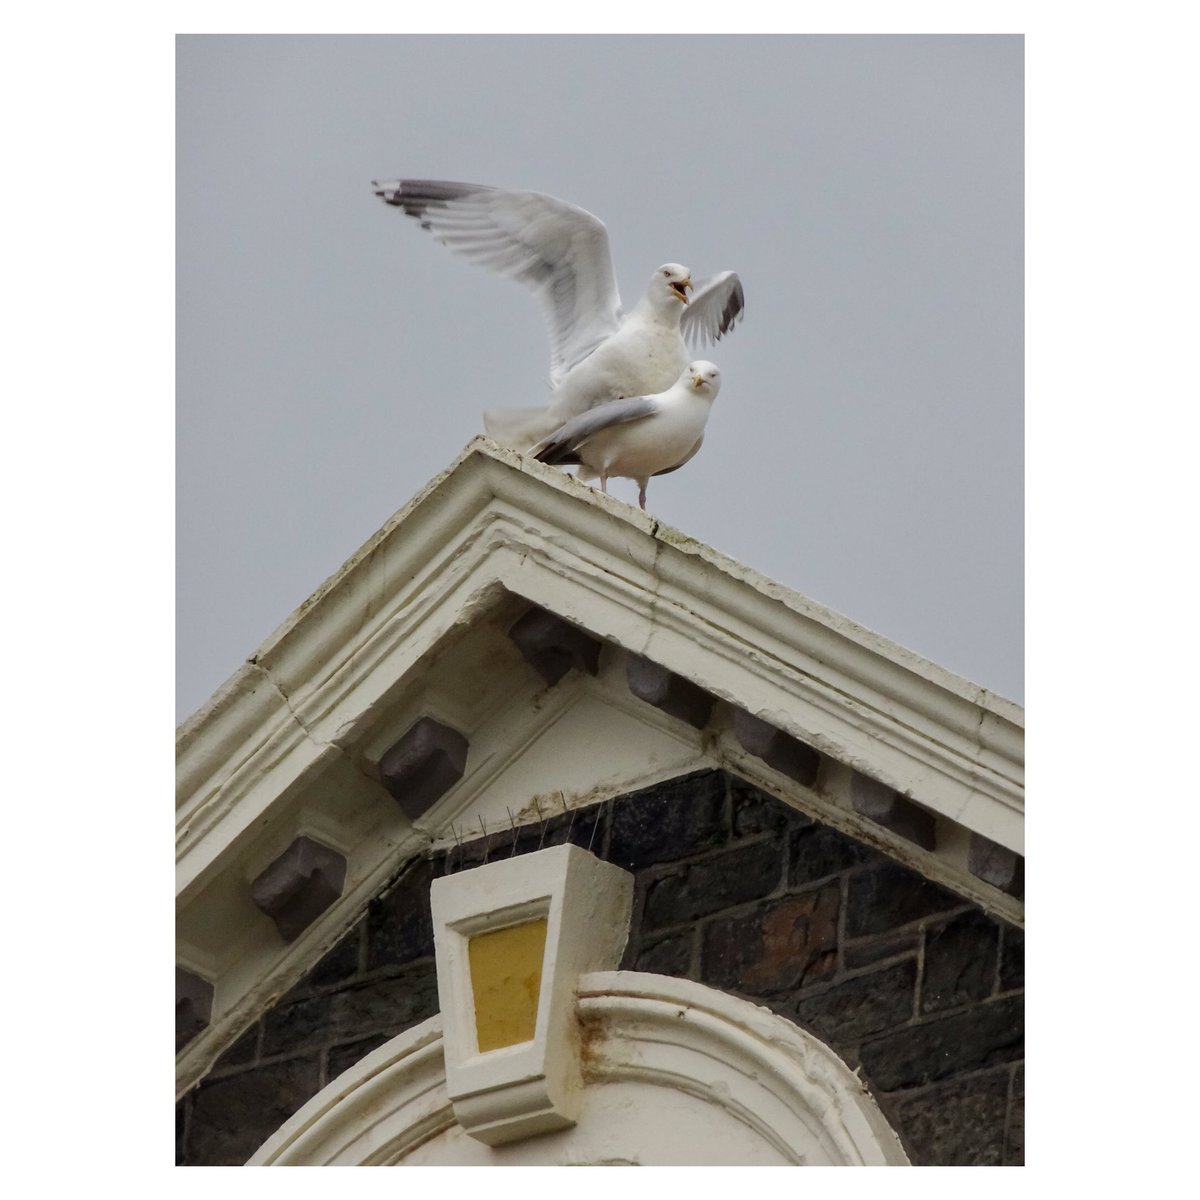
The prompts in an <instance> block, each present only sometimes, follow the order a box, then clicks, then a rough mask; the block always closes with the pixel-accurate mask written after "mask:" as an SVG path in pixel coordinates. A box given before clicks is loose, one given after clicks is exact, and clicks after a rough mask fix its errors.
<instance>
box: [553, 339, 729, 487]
mask: <svg viewBox="0 0 1200 1200" xmlns="http://www.w3.org/2000/svg"><path fill="white" fill-rule="evenodd" d="M720 388H721V372H720V371H719V370H718V369H717V366H716V364H715V363H710V362H705V361H703V360H701V361H698V362H694V363H689V364H688V368H687V370H686V371H684V372H683V374H682V375H680V376H679V378H678V379H677V380H676V381H675V383H674V385H673V386H672V387H670V388H668V389H667V390H666V391H665V392H662V393H661V394H659V395H657V396H631V397H629V398H628V399H624V400H606V401H605V402H604V403H603V404H597V405H596V406H595V407H594V408H590V409H588V411H587V412H584V413H580V414H579V415H578V416H575V417H572V418H571V419H570V420H569V421H567V422H566V424H565V425H563V426H562V428H561V429H558V430H556V431H555V432H554V433H552V434H551V435H550V436H549V437H547V438H543V439H542V440H541V441H540V442H538V444H537V445H536V446H534V447H533V448H532V449H531V450H530V451H529V453H530V454H531V455H532V456H533V457H534V458H536V459H538V461H539V462H544V463H552V464H555V465H560V466H568V465H570V464H571V463H578V464H579V478H580V479H594V478H597V477H598V478H599V480H600V490H601V491H602V492H605V493H607V492H608V481H609V480H610V479H611V478H613V477H614V476H616V477H619V478H622V479H636V480H637V484H638V503H639V504H640V505H641V506H642V508H645V507H646V485H647V484H648V483H649V482H650V477H651V476H652V475H666V474H668V473H669V472H671V471H676V470H678V469H679V468H680V467H682V466H683V465H684V463H686V462H690V461H691V459H692V458H694V457H695V455H696V452H697V451H698V450H699V449H700V444H701V443H702V442H703V441H704V426H705V424H706V423H707V421H708V414H709V411H710V410H711V408H712V402H713V401H714V400H715V399H716V397H717V392H718V391H719V390H720Z"/></svg>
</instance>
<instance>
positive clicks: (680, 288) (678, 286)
mask: <svg viewBox="0 0 1200 1200" xmlns="http://www.w3.org/2000/svg"><path fill="white" fill-rule="evenodd" d="M691 286H692V281H691V278H690V277H689V278H687V279H685V280H683V281H682V282H680V283H673V284H671V287H672V289H674V292H675V295H677V296H678V297H679V298H680V300H682V301H683V302H684V304H686V303H687V302H688V298H687V292H688V289H689V288H690V287H691Z"/></svg>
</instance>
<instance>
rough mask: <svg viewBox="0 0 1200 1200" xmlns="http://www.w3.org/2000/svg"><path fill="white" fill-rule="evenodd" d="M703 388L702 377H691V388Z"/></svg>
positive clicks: (697, 375) (696, 375) (698, 375)
mask: <svg viewBox="0 0 1200 1200" xmlns="http://www.w3.org/2000/svg"><path fill="white" fill-rule="evenodd" d="M703 386H704V376H703V375H700V374H699V373H697V374H695V375H693V376H692V387H694V388H698V387H703Z"/></svg>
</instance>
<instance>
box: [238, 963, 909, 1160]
mask: <svg viewBox="0 0 1200 1200" xmlns="http://www.w3.org/2000/svg"><path fill="white" fill-rule="evenodd" d="M579 1017H580V1022H581V1029H582V1034H583V1041H584V1059H585V1063H586V1077H587V1083H588V1085H589V1087H588V1089H587V1090H589V1091H591V1089H592V1088H593V1087H596V1088H600V1089H603V1088H604V1087H605V1086H617V1087H620V1086H623V1085H624V1086H636V1085H642V1086H646V1085H649V1086H651V1087H656V1088H665V1089H669V1090H670V1091H673V1092H675V1093H682V1094H683V1095H686V1096H690V1097H692V1098H693V1099H694V1100H695V1101H698V1102H700V1103H701V1104H702V1105H704V1106H709V1108H710V1109H711V1110H714V1116H715V1117H719V1119H720V1120H721V1121H723V1122H724V1124H725V1125H726V1126H727V1127H737V1128H738V1129H739V1130H740V1131H741V1133H740V1136H741V1137H742V1140H743V1142H744V1143H745V1145H746V1146H747V1147H748V1148H749V1149H748V1153H747V1158H746V1159H744V1160H740V1161H739V1162H736V1163H735V1162H730V1163H729V1164H728V1165H742V1163H743V1162H746V1161H754V1162H758V1161H762V1162H766V1161H774V1162H785V1163H793V1164H797V1165H844V1166H857V1165H861V1166H872V1165H877V1166H882V1165H894V1166H901V1165H907V1162H908V1160H907V1158H906V1157H905V1154H904V1151H903V1149H902V1148H901V1146H900V1142H899V1139H898V1138H897V1137H896V1135H895V1133H894V1132H893V1131H892V1129H891V1128H890V1127H889V1126H888V1124H887V1122H886V1121H885V1120H884V1118H883V1115H882V1113H880V1111H879V1109H878V1108H877V1106H876V1105H875V1102H874V1101H873V1100H872V1098H871V1097H870V1095H869V1094H868V1093H867V1092H866V1090H865V1088H864V1087H863V1085H862V1083H861V1082H860V1081H859V1079H858V1078H857V1077H856V1076H855V1074H854V1073H853V1072H852V1071H851V1070H850V1069H849V1068H848V1067H847V1066H846V1064H845V1063H843V1062H842V1061H841V1059H839V1058H838V1057H837V1055H836V1054H834V1053H833V1051H832V1050H830V1049H829V1048H828V1047H827V1046H825V1045H824V1044H823V1043H821V1042H820V1041H818V1040H817V1039H816V1038H815V1037H813V1036H812V1035H811V1034H808V1033H806V1032H805V1031H804V1030H802V1029H799V1028H797V1027H796V1026H795V1025H792V1024H791V1023H790V1022H788V1021H786V1020H784V1019H783V1018H782V1017H778V1016H776V1015H775V1014H773V1013H771V1012H768V1011H767V1010H766V1009H764V1008H760V1007H758V1006H757V1005H753V1004H750V1003H748V1002H747V1001H745V1000H739V999H736V998H735V997H732V996H727V995H725V994H724V993H722V992H718V991H715V990H714V989H712V988H708V987H705V986H704V985H702V984H698V983H694V982H692V981H690V980H681V979H672V978H668V977H666V976H661V975H646V974H641V973H639V972H632V971H600V972H594V973H591V974H588V975H584V976H582V977H581V979H580V991H579ZM459 1133H461V1130H460V1129H459V1127H458V1126H457V1124H456V1122H455V1119H454V1113H453V1110H452V1108H451V1104H450V1099H449V1096H448V1095H447V1092H446V1082H445V1061H444V1056H443V1047H442V1023H441V1017H440V1016H435V1017H431V1018H430V1019H429V1020H428V1021H425V1022H423V1023H422V1024H421V1025H418V1026H416V1027H415V1028H413V1029H410V1030H407V1031H406V1032H405V1033H402V1034H400V1035H398V1036H397V1037H395V1038H393V1039H392V1040H391V1041H390V1042H388V1043H387V1044H386V1045H384V1046H380V1047H379V1048H378V1049H377V1050H375V1051H373V1052H372V1053H371V1054H369V1055H367V1056H366V1057H365V1058H363V1059H362V1060H361V1061H360V1062H358V1063H357V1064H355V1066H353V1067H351V1068H350V1070H348V1071H346V1072H345V1073H344V1074H342V1075H340V1076H339V1077H338V1078H337V1079H335V1080H334V1081H333V1082H332V1083H331V1084H330V1085H329V1086H328V1087H326V1088H325V1089H324V1090H323V1091H322V1092H320V1093H318V1094H317V1095H316V1096H314V1097H313V1098H312V1100H310V1101H309V1102H308V1104H306V1105H305V1106H304V1107H303V1108H301V1109H300V1111H299V1112H297V1113H296V1114H295V1115H294V1116H293V1117H291V1118H290V1119H289V1120H288V1121H287V1122H285V1124H284V1125H283V1126H281V1127H280V1129H279V1130H278V1131H277V1132H276V1133H275V1134H274V1135H273V1136H272V1137H271V1138H270V1139H268V1141H267V1142H266V1143H265V1144H264V1145H263V1146H262V1147H261V1149H259V1151H258V1152H257V1153H256V1154H255V1155H254V1157H253V1158H251V1160H250V1164H249V1165H252V1166H271V1165H277V1166H286V1165H296V1166H298V1165H309V1166H318V1165H337V1166H353V1165H361V1166H383V1165H402V1164H403V1163H404V1162H405V1160H406V1159H407V1158H408V1157H409V1156H410V1155H413V1154H414V1152H416V1151H418V1150H420V1149H421V1147H423V1146H424V1147H426V1153H424V1154H422V1156H421V1157H422V1161H424V1162H430V1161H444V1162H446V1163H456V1162H467V1161H472V1162H488V1161H493V1162H502V1161H507V1162H513V1161H516V1162H521V1161H529V1162H533V1161H537V1162H556V1161H557V1162H580V1161H599V1159H598V1158H596V1157H595V1156H594V1150H593V1148H594V1146H595V1141H594V1135H595V1130H594V1129H589V1123H588V1115H587V1112H586V1109H585V1114H584V1117H583V1119H582V1120H581V1122H580V1124H579V1126H577V1127H575V1128H573V1129H568V1130H564V1131H562V1132H561V1133H553V1134H546V1135H543V1136H541V1137H538V1138H535V1139H531V1140H529V1141H526V1142H521V1143H515V1144H512V1145H510V1146H507V1147H502V1148H500V1149H499V1150H497V1149H493V1148H491V1147H488V1146H484V1145H481V1144H480V1143H478V1142H477V1141H475V1140H473V1139H470V1138H468V1137H466V1136H465V1135H463V1136H461V1137H456V1135H457V1134H459ZM638 1134H639V1136H640V1137H641V1138H642V1139H643V1143H642V1145H640V1146H629V1147H626V1148H625V1151H623V1154H622V1157H621V1161H628V1162H638V1161H650V1160H653V1159H654V1146H653V1142H654V1139H655V1130H654V1121H653V1120H652V1119H651V1113H650V1112H647V1113H646V1119H645V1120H643V1121H639V1123H638ZM439 1138H442V1139H445V1153H444V1155H440V1154H439V1153H438V1152H437V1149H436V1148H435V1147H434V1146H433V1145H432V1143H434V1139H439ZM589 1139H591V1140H589ZM430 1151H432V1153H430ZM589 1156H591V1157H589ZM679 1165H682V1164H679Z"/></svg>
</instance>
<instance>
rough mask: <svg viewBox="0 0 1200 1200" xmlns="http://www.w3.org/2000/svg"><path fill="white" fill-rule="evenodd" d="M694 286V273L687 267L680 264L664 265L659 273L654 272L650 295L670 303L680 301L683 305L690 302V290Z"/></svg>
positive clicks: (659, 269)
mask: <svg viewBox="0 0 1200 1200" xmlns="http://www.w3.org/2000/svg"><path fill="white" fill-rule="evenodd" d="M691 286H692V273H691V271H689V270H688V269H687V267H685V266H682V265H681V264H680V263H663V265H662V266H661V267H659V268H658V270H657V271H655V272H654V278H653V279H651V280H650V289H649V291H650V295H652V296H654V297H655V298H656V299H660V300H661V299H665V300H667V301H668V302H669V303H670V302H674V301H680V302H681V303H683V304H686V303H687V302H688V298H687V294H688V290H689V289H690V288H691Z"/></svg>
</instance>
